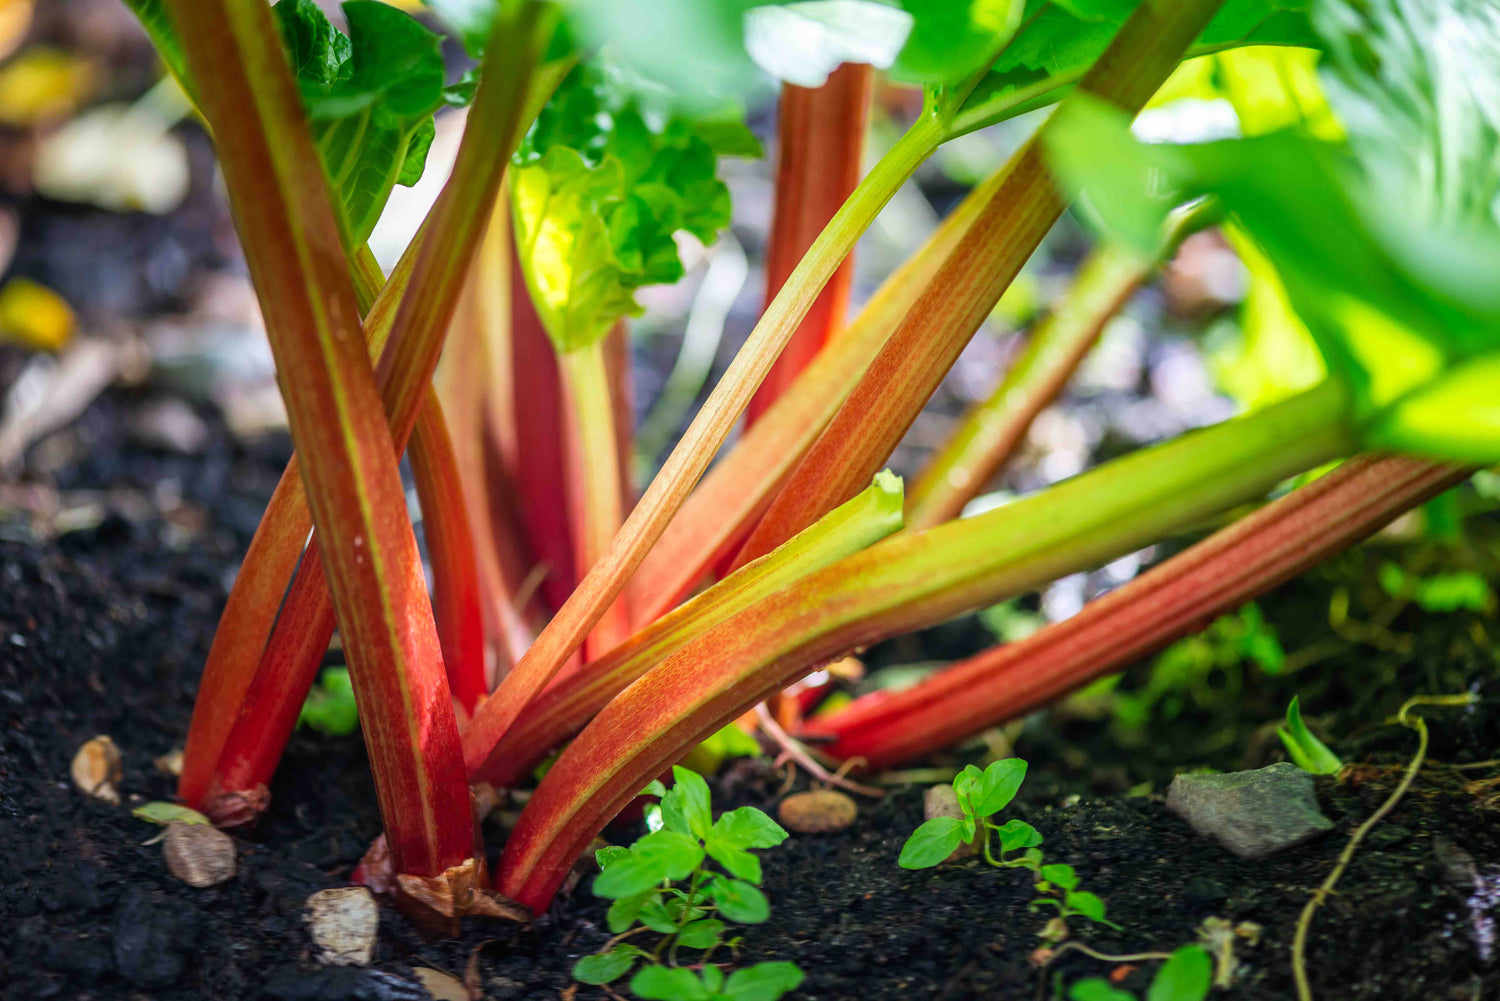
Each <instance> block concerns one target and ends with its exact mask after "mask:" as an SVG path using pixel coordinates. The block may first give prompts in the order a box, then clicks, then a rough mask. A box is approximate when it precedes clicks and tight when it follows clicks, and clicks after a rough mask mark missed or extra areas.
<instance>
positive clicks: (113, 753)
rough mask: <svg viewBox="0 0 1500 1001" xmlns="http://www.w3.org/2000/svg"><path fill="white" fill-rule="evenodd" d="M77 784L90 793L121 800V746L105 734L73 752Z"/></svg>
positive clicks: (100, 797) (111, 801)
mask: <svg viewBox="0 0 1500 1001" xmlns="http://www.w3.org/2000/svg"><path fill="white" fill-rule="evenodd" d="M72 771H73V784H74V785H76V786H77V787H78V788H80V789H82V790H83V791H84V792H86V793H88V794H89V795H90V796H94V797H97V798H99V799H102V800H104V801H105V802H106V803H113V804H115V805H116V806H118V805H119V803H120V792H119V790H118V789H117V788H116V786H117V785H118V784H119V782H120V774H121V773H120V749H119V748H118V747H116V746H115V742H114V741H113V740H110V739H109V738H108V737H106V736H104V735H103V734H101V735H99V736H98V737H95V738H94V739H93V740H88V741H85V742H84V744H83V746H82V747H80V748H79V749H78V753H77V754H75V755H73V768H72Z"/></svg>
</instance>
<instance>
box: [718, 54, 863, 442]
mask: <svg viewBox="0 0 1500 1001" xmlns="http://www.w3.org/2000/svg"><path fill="white" fill-rule="evenodd" d="M874 79H875V73H874V70H873V69H872V68H871V67H869V66H864V65H860V64H855V63H846V64H845V65H843V66H840V67H839V68H838V69H836V70H834V71H833V72H832V73H830V74H829V75H828V80H827V82H825V83H824V84H823V85H822V86H821V87H799V86H797V85H796V84H791V83H788V84H783V85H782V88H781V104H780V108H779V112H778V119H777V123H776V138H777V143H778V146H779V149H778V152H777V160H776V201H775V206H774V211H773V214H772V216H771V236H770V241H769V243H768V244H767V247H766V300H767V301H770V300H771V299H774V298H775V296H776V293H777V292H779V291H781V286H782V285H784V284H786V280H787V278H788V277H790V275H791V273H792V269H793V268H795V267H796V266H797V262H798V261H800V260H801V259H802V255H803V254H805V253H807V248H808V247H811V246H812V243H813V241H814V240H816V239H817V237H818V234H819V233H821V232H822V231H823V227H824V226H826V225H828V221H829V220H830V219H832V218H833V214H834V213H835V212H837V211H838V208H839V206H840V205H842V204H844V201H845V200H846V199H847V198H848V197H849V196H850V195H851V194H852V193H853V192H854V189H855V187H856V186H857V185H858V184H859V164H860V154H861V153H863V152H864V142H865V122H866V120H867V119H868V117H869V111H870V88H871V86H872V84H873V82H874ZM853 280H854V257H853V255H852V254H851V255H850V256H848V257H845V258H844V262H843V263H842V264H840V265H839V267H838V270H837V271H835V272H834V273H833V277H832V278H830V279H829V280H828V284H827V285H825V286H823V291H822V292H821V293H819V295H818V298H817V299H816V300H815V301H814V302H813V304H812V308H811V309H809V310H808V311H807V315H806V316H805V317H803V318H802V323H801V324H800V325H799V326H798V327H797V332H796V333H795V334H793V335H792V338H791V340H789V341H788V342H787V345H786V347H785V348H783V349H782V351H781V357H779V358H777V359H776V363H775V364H774V365H772V366H771V371H770V373H769V374H767V375H766V378H765V381H764V382H762V383H761V384H760V389H758V390H756V392H755V395H754V396H753V397H751V398H750V406H749V407H748V408H747V409H746V411H745V421H746V423H747V424H751V425H753V424H754V423H755V422H756V421H757V420H759V419H760V417H761V415H762V414H764V413H765V412H766V410H768V409H769V408H770V406H771V404H772V403H774V402H776V400H777V398H778V397H780V396H781V394H782V393H784V392H786V390H787V387H789V386H790V385H791V384H792V381H793V380H794V379H796V377H797V375H798V373H800V372H801V371H802V370H803V369H805V368H806V367H807V365H808V363H809V362H811V361H812V359H813V356H815V355H816V354H817V353H818V351H819V350H821V349H822V347H823V345H824V344H826V343H828V341H829V340H830V339H831V338H832V337H833V335H834V334H835V333H836V332H837V331H838V330H839V329H840V328H841V327H842V326H843V325H844V314H845V312H846V311H847V310H848V307H849V286H850V283H851V282H852V281H853Z"/></svg>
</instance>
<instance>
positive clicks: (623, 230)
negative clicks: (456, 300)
mask: <svg viewBox="0 0 1500 1001" xmlns="http://www.w3.org/2000/svg"><path fill="white" fill-rule="evenodd" d="M651 117H652V118H659V119H660V120H659V121H656V122H650V121H648V115H647V112H646V111H644V110H643V109H642V108H641V107H640V106H639V103H638V102H637V100H636V99H635V98H634V97H631V96H629V95H628V94H626V93H625V91H624V89H623V88H622V87H620V86H617V85H615V84H614V83H612V82H611V81H610V80H609V79H606V77H605V76H604V75H603V73H601V72H600V71H597V70H594V69H592V68H589V67H584V68H580V69H578V70H576V71H575V72H574V73H573V74H572V75H570V76H569V77H568V79H567V80H566V81H564V83H563V85H562V86H561V87H560V88H559V89H558V91H557V93H556V94H555V95H554V96H553V98H552V101H551V102H550V103H549V104H548V105H547V107H546V108H544V109H543V111H542V113H541V114H540V115H539V116H538V118H537V121H536V124H535V125H534V126H533V127H532V129H531V132H530V133H529V134H528V135H527V137H526V140H525V142H524V143H523V144H522V146H521V149H520V150H519V151H518V153H517V154H516V158H515V160H516V173H515V179H514V182H513V185H512V191H513V200H514V206H515V213H514V215H515V227H516V242H517V245H518V247H519V252H520V254H521V259H522V262H523V265H524V268H525V272H526V277H527V283H528V285H529V286H530V288H531V293H532V299H533V300H534V302H535V303H536V307H537V311H538V313H539V314H540V315H541V317H542V322H543V325H544V326H545V327H546V329H547V333H548V336H550V337H551V339H552V342H553V344H554V345H555V346H556V347H557V349H558V351H560V352H567V351H574V350H578V349H580V348H584V347H588V346H590V345H592V344H594V343H596V342H597V341H598V340H599V339H600V338H602V337H603V336H604V335H605V334H606V333H607V332H608V331H609V329H610V327H611V326H612V325H613V324H614V322H615V321H616V320H618V319H619V318H620V317H622V316H633V315H636V314H638V313H639V312H640V306H639V305H638V304H637V303H636V301H635V290H636V289H638V288H641V287H642V286H645V285H656V284H665V283H671V282H675V281H676V280H677V279H678V278H680V277H682V261H681V259H680V258H679V256H678V252H677V243H676V237H675V234H676V233H677V232H678V231H679V230H683V231H686V232H688V233H691V234H693V235H694V236H696V237H697V238H698V239H700V240H702V241H704V242H712V240H713V239H714V238H715V235H716V234H717V232H718V230H719V229H720V228H722V227H723V226H724V225H726V224H727V223H728V221H729V190H728V189H727V188H726V187H725V186H724V184H723V182H721V181H720V180H719V179H718V177H717V176H715V168H716V163H717V157H718V156H719V155H723V154H728V153H734V154H745V153H748V152H750V151H752V150H754V151H758V147H757V146H756V145H755V142H754V139H753V138H752V137H750V135H749V133H748V132H747V131H746V130H745V129H744V127H743V126H737V125H736V124H735V123H732V122H729V121H728V120H726V119H724V118H716V119H711V120H707V121H702V122H699V121H695V120H691V119H687V118H683V117H680V116H671V117H661V116H656V115H652V116H651Z"/></svg>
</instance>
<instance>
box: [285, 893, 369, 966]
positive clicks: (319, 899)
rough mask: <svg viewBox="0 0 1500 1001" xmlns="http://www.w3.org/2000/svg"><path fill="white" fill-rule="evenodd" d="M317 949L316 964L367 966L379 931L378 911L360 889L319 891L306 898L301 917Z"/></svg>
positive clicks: (366, 894) (367, 895) (367, 894)
mask: <svg viewBox="0 0 1500 1001" xmlns="http://www.w3.org/2000/svg"><path fill="white" fill-rule="evenodd" d="M302 920H303V921H305V922H306V924H307V933H308V934H309V935H310V936H312V940H313V944H314V945H316V946H317V947H318V962H320V963H327V964H328V965H330V966H369V965H370V960H371V958H373V957H374V955H375V939H376V936H377V935H378V933H379V931H380V908H379V907H378V906H377V905H376V903H375V897H374V895H373V894H371V893H370V891H369V890H367V889H365V888H364V887H362V886H341V887H337V888H335V889H332V890H319V891H318V892H317V893H314V894H313V895H312V896H310V897H308V898H307V910H306V911H305V912H304V913H303V915H302Z"/></svg>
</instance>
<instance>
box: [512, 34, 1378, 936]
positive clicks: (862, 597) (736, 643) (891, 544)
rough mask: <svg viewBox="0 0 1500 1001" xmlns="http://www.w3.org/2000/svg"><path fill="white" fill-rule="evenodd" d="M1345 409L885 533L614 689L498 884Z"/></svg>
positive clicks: (1262, 474) (538, 888)
mask: <svg viewBox="0 0 1500 1001" xmlns="http://www.w3.org/2000/svg"><path fill="white" fill-rule="evenodd" d="M1148 6H1149V5H1148ZM1143 9H1144V8H1143ZM1350 408H1351V404H1350V396H1349V392H1348V390H1347V389H1346V388H1345V387H1344V386H1342V385H1341V384H1338V383H1333V382H1329V383H1324V384H1322V385H1321V386H1318V387H1316V388H1314V389H1312V390H1309V391H1308V392H1305V393H1302V394H1300V395H1298V396H1295V397H1293V398H1291V399H1289V400H1286V401H1284V402H1282V403H1280V404H1278V405H1276V406H1274V407H1269V408H1267V409H1265V410H1262V411H1259V412H1258V413H1255V414H1252V415H1250V416H1248V417H1244V418H1240V419H1236V420H1232V421H1227V422H1225V423H1223V424H1218V425H1215V426H1213V427H1210V428H1205V429H1203V430H1201V431H1196V432H1192V433H1190V434H1187V435H1184V436H1182V437H1180V438H1177V439H1174V440H1172V441H1169V442H1166V443H1164V444H1162V445H1157V446H1155V447H1153V448H1148V449H1143V450H1141V451H1139V452H1134V453H1132V454H1130V455H1127V456H1124V457H1122V458H1120V459H1117V460H1115V461H1113V462H1110V463H1108V464H1106V465H1104V466H1100V467H1098V468H1096V469H1093V470H1090V471H1089V472H1087V473H1084V474H1082V475H1080V476H1077V477H1075V478H1073V479H1071V480H1067V481H1064V482H1063V483H1060V484H1058V485H1056V486H1053V487H1050V488H1048V489H1047V490H1045V491H1042V492H1040V493H1038V494H1034V495H1032V496H1030V497H1026V498H1023V499H1021V500H1018V501H1015V502H1013V503H1011V504H1009V505H1006V506H1004V507H1001V508H999V509H996V510H994V511H990V512H987V513H985V514H982V515H977V516H975V517H973V518H964V519H960V520H958V521H951V522H948V523H946V524H943V525H939V526H937V527H935V528H931V529H928V530H927V531H925V532H914V533H906V534H901V535H897V536H895V537H893V538H890V539H886V540H884V541H882V542H879V543H877V544H875V545H874V546H871V547H870V548H869V549H866V550H864V551H863V552H860V553H857V554H855V555H853V556H850V557H847V558H845V559H843V560H840V561H839V562H837V563H835V564H833V565H832V566H829V567H828V568H826V569H824V570H820V571H818V572H816V573H814V574H811V575H809V576H808V577H806V578H804V579H803V580H801V581H800V582H798V583H797V584H796V585H794V586H793V587H791V588H786V589H783V590H781V591H779V592H777V593H775V594H773V595H770V596H769V597H766V598H764V599H762V600H761V601H759V602H757V603H756V604H754V605H752V606H751V607H750V608H748V609H746V610H745V611H743V612H741V613H740V614H738V615H736V616H733V617H732V618H730V619H728V620H727V621H725V622H723V623H722V624H720V625H719V626H717V627H715V628H713V629H710V630H707V631H705V632H703V633H700V634H698V635H697V636H696V637H695V638H694V639H693V641H692V642H690V643H689V644H687V645H686V646H684V647H683V648H682V649H681V650H679V651H677V652H676V653H675V654H673V655H672V656H670V657H668V658H667V659H666V660H664V661H662V663H660V664H658V665H657V666H656V667H654V668H652V669H651V670H650V671H648V672H647V673H646V674H645V675H644V676H642V677H641V678H640V680H638V681H636V682H635V683H634V684H632V685H631V686H630V687H629V688H627V689H626V690H625V691H623V692H621V693H620V694H619V695H618V696H616V697H615V698H614V699H613V700H612V701H611V702H610V703H609V705H607V706H606V707H605V708H604V710H603V711H602V712H600V713H599V715H598V716H597V717H595V719H594V721H593V722H592V723H590V724H589V725H588V727H586V728H585V729H584V731H583V732H582V733H581V734H579V736H578V737H577V739H575V740H574V741H573V742H572V743H571V744H569V745H568V748H567V749H566V750H565V751H563V753H562V755H561V756H560V757H559V758H558V759H557V761H556V762H555V763H554V764H553V766H552V768H551V770H549V771H548V773H547V775H546V777H545V778H544V779H543V780H542V783H541V785H539V786H538V787H537V790H536V792H535V793H534V794H533V795H532V798H531V800H530V802H529V803H528V804H527V807H526V809H525V810H524V811H522V814H521V818H520V820H519V822H518V823H517V825H516V827H515V829H514V830H513V831H512V833H511V837H510V841H509V842H508V843H507V845H506V850H505V855H504V858H503V860H502V869H501V874H500V881H499V887H500V889H501V891H502V892H503V893H505V894H506V895H507V896H510V897H512V898H514V899H516V900H519V901H521V902H522V903H524V904H526V905H527V906H530V907H532V908H533V909H538V910H539V909H541V908H543V907H545V906H547V904H548V903H549V902H550V901H551V899H552V895H553V894H554V893H555V892H556V889H557V887H558V886H559V885H560V884H561V882H562V880H563V878H564V877H565V876H566V875H567V873H568V872H569V871H570V870H571V868H572V866H573V863H574V862H575V861H576V860H577V858H578V856H579V854H580V853H581V852H582V851H583V850H584V849H585V848H586V847H587V845H588V843H589V841H590V839H592V838H593V836H594V835H595V834H596V833H597V832H598V831H599V830H600V829H601V828H602V827H603V826H604V824H605V823H607V822H608V821H609V819H610V818H612V817H613V816H614V815H615V814H616V813H617V812H618V811H619V810H620V809H621V808H622V807H623V806H624V805H625V804H626V803H628V802H629V801H630V800H631V799H632V798H634V797H635V796H636V795H637V793H638V792H639V791H640V789H641V788H642V787H644V785H645V784H646V782H647V781H649V780H650V779H651V778H653V777H654V776H656V775H657V774H659V773H660V772H661V770H662V769H663V768H665V767H666V766H667V765H669V764H671V763H672V762H673V761H676V760H678V758H680V756H681V755H682V754H683V753H685V752H686V750H687V749H688V748H689V747H691V746H692V745H693V744H694V743H695V742H697V741H700V740H702V739H704V738H706V737H707V736H708V735H709V734H711V733H713V732H714V731H715V730H716V729H717V728H718V727H721V726H723V725H725V724H726V723H728V722H729V721H730V720H732V719H735V718H736V717H738V716H739V715H740V714H741V713H743V712H745V711H746V710H747V709H748V708H750V707H751V706H753V705H754V704H755V703H756V702H758V701H760V700H762V699H764V698H765V697H766V696H768V695H770V694H771V693H772V692H775V691H777V690H779V689H781V688H783V687H785V686H786V685H787V684H789V683H791V682H793V681H795V680H797V679H798V678H799V677H802V676H803V675H805V674H806V673H807V672H809V671H810V670H812V669H813V668H814V667H815V666H817V665H818V664H820V663H823V662H826V661H827V660H830V659H832V658H834V657H837V656H838V655H840V654H842V653H845V652H847V651H848V650H851V649H853V648H855V647H858V646H861V645H864V644H868V643H871V642H875V641H877V640H880V639H884V638H886V637H889V636H893V635H897V634H899V633H903V632H909V631H910V630H912V629H916V628H922V627H925V626H930V625H934V624H936V623H938V622H942V621H945V620H947V619H949V618H952V617H953V616H955V615H958V614H960V613H962V612H965V611H969V610H972V609H974V608H980V607H983V606H985V605H989V604H993V603H994V602H996V601H999V600H1003V599H1004V598H1007V597H1011V596H1013V595H1015V594H1018V593H1021V592H1023V591H1025V590H1028V589H1031V588H1034V587H1037V586H1040V585H1041V584H1043V583H1045V582H1046V581H1049V580H1054V579H1056V578H1057V577H1059V576H1062V575H1064V574H1068V573H1074V572H1077V571H1080V570H1083V569H1086V568H1089V567H1094V566H1098V565H1100V564H1101V563H1104V562H1107V561H1109V560H1111V559H1115V558H1117V557H1119V556H1120V555H1123V554H1124V553H1128V552H1131V551H1133V550H1135V549H1138V548H1140V547H1141V546H1143V545H1146V544H1148V543H1151V542H1154V541H1156V540H1158V539H1160V538H1161V537H1162V536H1163V535H1165V534H1167V533H1169V532H1173V531H1177V530H1180V529H1181V528H1182V527H1183V526H1185V525H1188V524H1191V523H1193V522H1194V521H1196V520H1198V519H1201V518H1204V517H1208V516H1209V515H1212V514H1215V513H1218V512H1221V511H1224V510H1226V509H1227V508H1229V507H1232V506H1233V505H1235V504H1238V503H1243V502H1245V501H1247V500H1250V499H1253V498H1255V497H1257V496H1260V495H1262V494H1264V493H1265V492H1266V491H1267V490H1269V489H1271V487H1273V486H1274V485H1275V484H1276V483H1278V482H1279V481H1280V480H1282V479H1284V478H1285V477H1287V476H1290V475H1294V474H1296V473H1298V472H1301V471H1303V470H1306V469H1308V468H1311V467H1313V466H1315V465H1318V464H1320V463H1323V462H1326V461H1328V460H1329V459H1332V458H1335V457H1337V456H1340V455H1344V454H1347V453H1348V452H1349V451H1350V450H1352V448H1353V445H1354V436H1353V432H1352V430H1351V428H1350Z"/></svg>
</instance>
